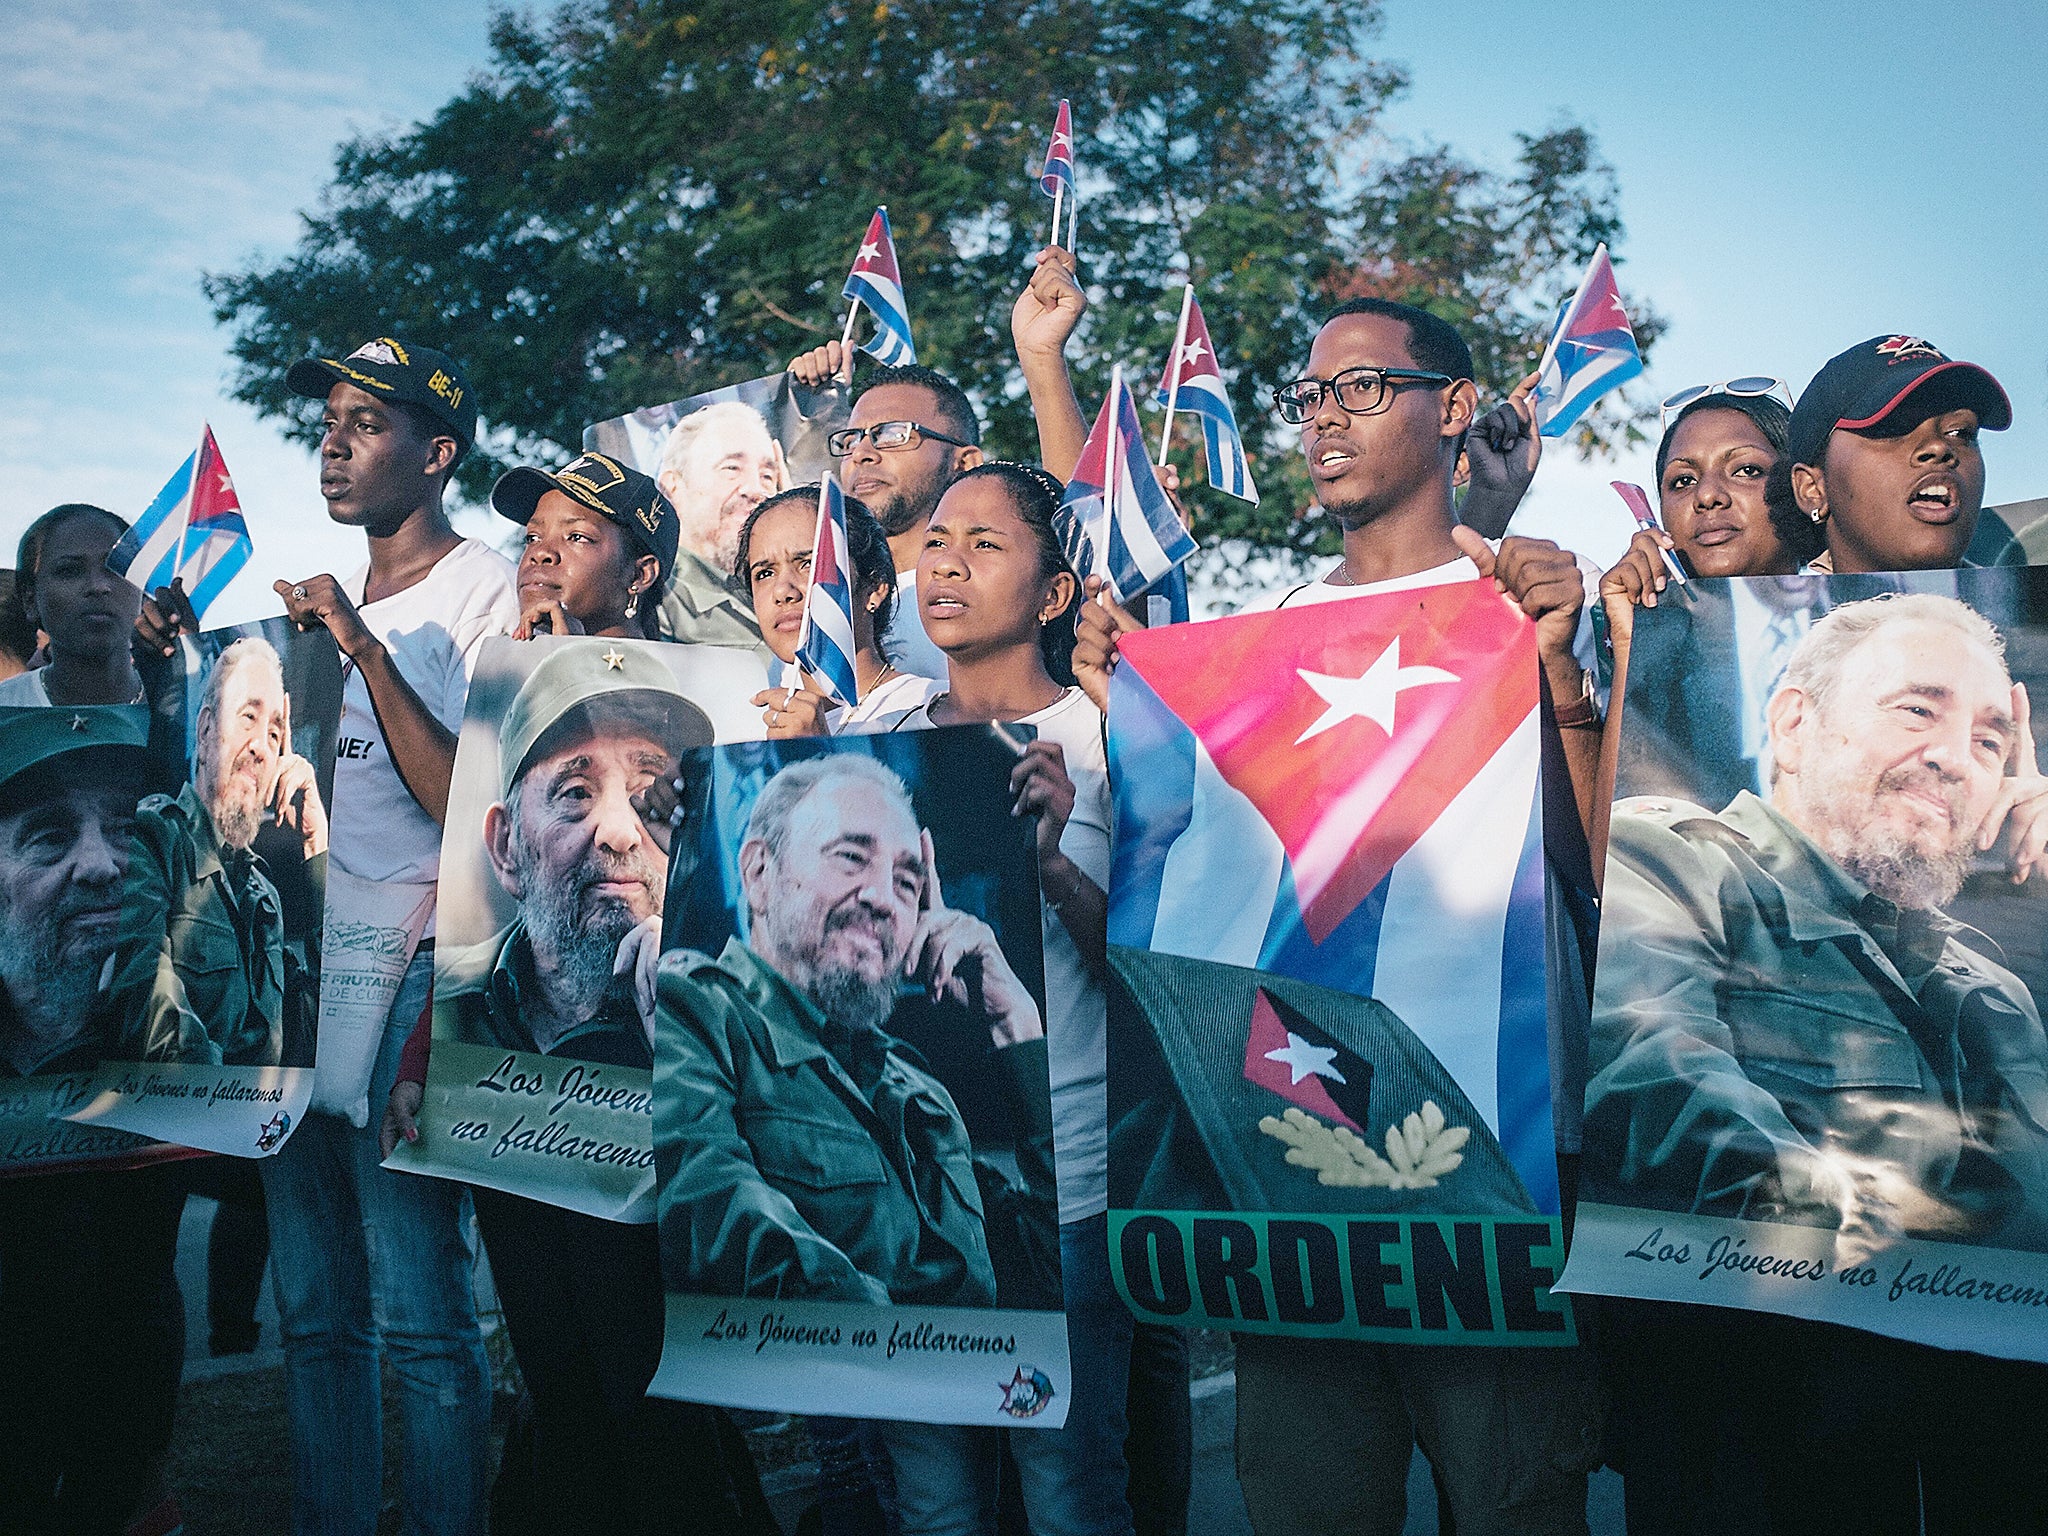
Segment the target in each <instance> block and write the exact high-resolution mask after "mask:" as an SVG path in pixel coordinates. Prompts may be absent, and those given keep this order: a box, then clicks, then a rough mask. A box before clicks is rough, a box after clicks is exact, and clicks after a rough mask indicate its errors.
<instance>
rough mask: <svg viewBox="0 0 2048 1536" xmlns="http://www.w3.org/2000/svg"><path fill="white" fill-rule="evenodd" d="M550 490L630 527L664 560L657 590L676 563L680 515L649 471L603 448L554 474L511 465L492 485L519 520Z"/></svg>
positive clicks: (502, 506)
mask: <svg viewBox="0 0 2048 1536" xmlns="http://www.w3.org/2000/svg"><path fill="white" fill-rule="evenodd" d="M549 491H560V492H561V493H562V494H563V495H564V496H566V497H568V498H569V499H570V500H571V501H573V502H575V503H577V504H578V505H579V506H585V507H588V508H589V509H590V510H591V511H593V512H595V513H597V514H598V515H599V516H600V517H604V518H606V519H608V520H609V521H611V522H614V523H617V524H618V525H619V526H620V527H621V528H623V529H625V530H626V536H627V537H628V538H630V539H632V540H633V542H634V544H635V545H636V546H637V547H638V548H640V549H643V550H645V551H646V552H647V553H648V554H650V555H652V556H654V558H655V559H657V560H659V561H660V562H661V575H660V576H659V577H657V578H656V579H655V584H654V585H655V590H657V591H659V590H660V588H661V586H662V584H663V583H665V582H666V581H667V580H668V573H669V572H670V571H671V570H673V569H674V568H675V563H676V538H677V527H676V514H675V509H674V508H673V507H671V506H670V505H669V504H668V498H667V497H666V496H664V495H662V494H661V487H659V486H658V485H656V484H655V483H654V481H653V479H652V478H651V477H650V476H647V475H643V474H641V473H640V471H639V470H637V469H632V468H629V467H628V466H626V465H624V464H621V463H620V462H619V461H618V460H617V459H613V458H608V457H606V456H605V455H604V454H601V453H586V454H583V455H582V456H581V457H579V458H576V459H574V460H572V461H571V462H570V463H569V464H568V465H567V466H565V467H564V468H561V469H558V470H555V471H553V472H552V473H550V472H549V471H547V470H544V469H535V468H533V467H532V466H530V465H526V466H522V467H520V468H518V469H509V470H507V471H506V472H505V473H504V474H503V475H501V476H499V477H498V483H497V484H496V485H494V486H492V487H491V505H492V506H494V507H496V508H497V509H498V511H499V512H501V513H503V514H504V515H505V516H506V517H509V518H511V519H512V521H513V522H515V523H522V524H523V523H525V522H527V521H529V520H530V519H531V518H532V517H533V509H534V508H535V507H537V506H539V505H540V499H541V497H543V496H545V495H546V494H547V493H548V492H549Z"/></svg>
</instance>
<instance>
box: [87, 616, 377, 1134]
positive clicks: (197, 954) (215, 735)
mask: <svg viewBox="0 0 2048 1536" xmlns="http://www.w3.org/2000/svg"><path fill="white" fill-rule="evenodd" d="M182 644H183V658H184V666H183V673H182V678H178V677H175V676H174V677H173V679H172V682H173V683H176V682H178V681H182V682H183V683H184V685H185V688H184V699H183V702H184V719H185V723H186V737H185V739H186V741H187V742H188V743H189V749H190V750H189V758H188V760H187V761H188V764H189V774H188V775H187V776H186V778H185V782H184V783H183V784H182V785H181V786H180V787H178V788H177V789H175V791H173V792H170V793H162V794H155V795H151V796H149V797H147V798H145V799H144V800H143V801H142V802H141V803H140V805H139V806H138V807H137V808H136V812H135V820H134V835H133V839H132V842H131V844H130V850H129V857H128V863H127V870H126V876H125V879H124V881H123V886H122V897H121V916H120V922H119V925H118V928H117V932H116V935H115V940H114V946H113V954H112V957H111V960H110V961H109V970H108V972H107V976H108V980H107V994H106V1016H107V1029H108V1031H109V1032H108V1034H107V1035H106V1037H105V1038H104V1039H103V1041H102V1044H101V1048H100V1064H99V1068H98V1071H97V1073H96V1075H95V1077H94V1080H93V1084H92V1088H91V1090H90V1097H89V1098H88V1099H87V1100H86V1102H84V1103H82V1104H80V1105H79V1106H78V1107H76V1108H75V1109H73V1110H71V1111H70V1112H69V1113H68V1115H67V1116H66V1118H68V1119H70V1120H73V1121H76V1122H79V1123H81V1124H87V1125H93V1126H98V1127H108V1128H113V1129H117V1130H125V1131H132V1132H136V1133H138V1134H141V1135H146V1136H154V1137H157V1138H159V1139H161V1140H165V1141H175V1142H178V1143H180V1144H182V1145H185V1146H189V1147H197V1148H201V1149H203V1150H205V1151H209V1152H222V1153H229V1154H232V1155H235V1156H239V1157H266V1156H268V1155H270V1154H271V1153H273V1152H275V1151H276V1150H277V1149H278V1148H279V1147H280V1146H282V1145H283V1144H284V1140H285V1138H286V1137H287V1136H289V1135H290V1134H291V1132H292V1129H293V1128H294V1127H295V1126H296V1125H297V1124H298V1121H299V1119H300V1117H301V1116H302V1115H303V1114H304V1112H305V1106H306V1100H307V1098H308V1096H309V1095H310V1093H311V1091H312V1079H313V1058H314V1048H315V1021H316V1017H317V1014H318V1005H319V998H318V992H319V947H320V926H321V919H322V912H323V907H324V902H325V895H324V892H325V883H326V873H327V825H328V824H327V805H328V802H329V800H330V798H331V796H332V785H333V773H334V736H335V729H336V725H337V723H338V721H339V719H340V710H341V669H340V662H339V659H338V657H337V654H336V652H335V648H334V641H333V640H332V638H330V637H329V636H328V635H326V634H325V633H318V632H316V633H309V634H301V633H299V632H298V631H297V630H295V629H294V628H293V626H292V624H291V623H290V621H289V620H286V619H281V618H280V619H270V620H265V621H264V622H262V623H258V624H247V625H241V626H237V627H234V628H230V629H221V630H212V631H209V632H207V633H206V634H203V635H200V636H198V637H197V639H196V640H195V639H187V640H185V641H184V642H182ZM160 707H161V706H160Z"/></svg>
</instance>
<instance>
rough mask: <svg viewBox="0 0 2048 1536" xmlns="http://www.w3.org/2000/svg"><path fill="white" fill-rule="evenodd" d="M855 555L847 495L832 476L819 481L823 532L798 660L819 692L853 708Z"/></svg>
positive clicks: (815, 547)
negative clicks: (848, 529) (848, 530)
mask: <svg viewBox="0 0 2048 1536" xmlns="http://www.w3.org/2000/svg"><path fill="white" fill-rule="evenodd" d="M852 572H853V557H852V554H851V553H850V544H849V541H848V538H847V533H846V494H845V492H843V491H841V490H840V489H839V482H838V480H837V479H835V478H834V477H833V476H831V475H827V476H826V477H825V478H824V480H823V481H821V482H820V483H819V486H818V535H817V539H816V542H814V543H813V544H812V546H811V584H810V586H809V587H808V588H806V589H805V591H804V625H803V629H802V630H801V631H800V632H799V635H798V638H797V645H796V664H797V666H798V667H800V668H802V669H803V671H804V672H805V673H806V674H808V675H809V677H810V678H811V680H812V681H813V682H814V683H815V684H816V685H817V689H818V692H820V693H821V694H823V695H824V696H825V697H826V698H828V699H831V700H833V701H834V702H836V703H839V704H843V705H845V706H847V707H848V708H849V709H850V708H852V707H853V706H854V705H856V704H858V703H859V702H860V675H859V673H858V672H857V671H856V670H855V668H854V665H853V655H854V649H855V647H854V640H853V576H852Z"/></svg>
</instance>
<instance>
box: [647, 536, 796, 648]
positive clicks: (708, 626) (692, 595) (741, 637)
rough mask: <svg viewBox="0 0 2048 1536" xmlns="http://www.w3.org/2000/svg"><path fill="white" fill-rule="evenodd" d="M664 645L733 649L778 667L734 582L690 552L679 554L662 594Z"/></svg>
mask: <svg viewBox="0 0 2048 1536" xmlns="http://www.w3.org/2000/svg"><path fill="white" fill-rule="evenodd" d="M657 622H658V625H659V627H660V630H661V636H662V638H663V639H664V640H676V641H680V642H681V643H683V644H685V645H729V646H732V647H734V648H735V649H738V650H749V651H755V652H758V653H759V655H760V657H761V659H762V661H764V662H766V663H767V664H769V665H770V666H773V665H774V662H775V656H774V653H773V652H772V651H770V650H769V649H768V647H767V646H766V645H765V644H763V643H762V640H761V626H760V624H759V622H758V621H756V619H755V618H754V610H753V607H752V605H750V604H749V603H748V602H747V601H746V599H745V598H743V597H741V596H740V595H739V594H738V593H736V592H734V591H733V589H732V585H731V583H730V582H728V581H727V580H726V578H725V577H724V575H723V574H722V573H720V572H719V571H716V570H714V569H712V567H711V566H710V565H709V564H707V563H706V562H705V561H704V560H703V559H701V558H700V557H699V556H697V555H694V554H692V553H691V552H690V551H689V550H687V549H684V550H678V551H677V552H676V568H675V570H674V572H673V573H672V574H671V575H670V577H669V587H668V590H667V591H666V592H664V593H663V594H662V598H661V609H660V615H659V618H658V621H657Z"/></svg>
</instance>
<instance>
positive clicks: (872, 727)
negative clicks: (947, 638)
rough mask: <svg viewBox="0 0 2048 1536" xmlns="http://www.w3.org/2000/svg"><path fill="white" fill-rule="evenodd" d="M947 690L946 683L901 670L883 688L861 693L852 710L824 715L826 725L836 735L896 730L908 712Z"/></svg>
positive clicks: (837, 710) (916, 709)
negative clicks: (859, 699)
mask: <svg viewBox="0 0 2048 1536" xmlns="http://www.w3.org/2000/svg"><path fill="white" fill-rule="evenodd" d="M945 691H946V685H945V684H944V683H935V682H933V681H932V680H931V679H930V678H928V677H919V676H918V675H917V674H916V673H915V672H898V673H897V674H896V675H895V676H894V677H892V678H890V679H889V680H888V681H887V682H886V683H884V684H882V686H881V687H879V688H873V689H870V690H869V691H868V692H867V693H865V694H863V695H861V701H860V702H859V703H858V704H856V705H854V707H853V708H852V709H835V710H833V711H832V713H831V714H829V715H827V716H826V717H825V728H826V729H827V730H828V731H830V732H831V733H832V734H833V735H834V736H846V735H853V736H865V735H869V734H871V733H874V732H878V731H893V730H895V729H896V727H897V726H899V725H901V724H902V723H903V719H904V717H905V716H906V715H911V714H915V713H916V712H917V711H919V710H921V709H923V708H924V707H925V705H927V704H929V703H930V702H931V701H932V700H933V699H934V698H935V697H937V696H938V695H939V694H941V693H944V692H945Z"/></svg>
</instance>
